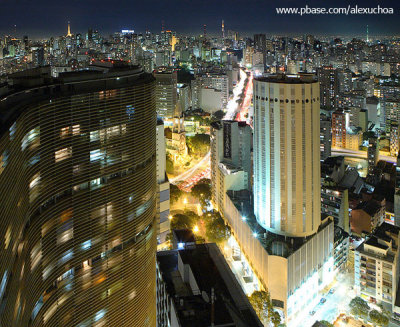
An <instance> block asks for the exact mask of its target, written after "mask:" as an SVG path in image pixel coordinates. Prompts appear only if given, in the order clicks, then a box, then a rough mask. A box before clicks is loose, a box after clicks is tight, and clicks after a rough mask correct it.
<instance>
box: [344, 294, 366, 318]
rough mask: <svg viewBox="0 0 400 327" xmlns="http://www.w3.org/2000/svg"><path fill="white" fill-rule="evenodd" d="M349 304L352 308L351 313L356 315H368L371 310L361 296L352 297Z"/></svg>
mask: <svg viewBox="0 0 400 327" xmlns="http://www.w3.org/2000/svg"><path fill="white" fill-rule="evenodd" d="M349 306H350V309H351V314H353V315H355V316H367V315H368V312H369V310H370V307H369V305H368V303H367V302H366V301H364V300H363V299H362V298H360V297H359V296H357V297H355V298H354V299H352V300H351V301H350V304H349Z"/></svg>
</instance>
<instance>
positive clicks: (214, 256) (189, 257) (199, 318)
mask: <svg viewBox="0 0 400 327" xmlns="http://www.w3.org/2000/svg"><path fill="white" fill-rule="evenodd" d="M179 257H180V259H181V262H182V264H184V265H188V266H189V267H190V270H191V272H192V273H193V278H194V280H192V281H191V282H190V284H189V282H188V281H186V280H185V278H188V279H189V280H190V277H185V276H181V274H180V269H179V266H180V263H179V261H180V260H179ZM157 261H158V263H159V268H160V271H161V273H162V276H163V280H164V282H165V283H166V286H167V292H168V294H169V295H170V297H171V299H173V301H174V305H175V309H176V312H177V316H178V319H179V322H180V326H182V327H186V326H187V327H189V326H190V327H203V326H210V325H211V292H212V289H213V290H214V294H215V302H214V312H215V317H214V324H215V326H219V325H221V326H222V325H223V326H241V327H246V326H255V327H257V326H259V327H261V326H262V324H261V323H260V321H259V319H258V318H257V316H256V314H255V312H254V310H253V309H252V307H251V305H250V303H249V302H248V299H247V296H246V295H245V294H244V293H243V291H242V289H241V287H240V285H239V284H238V282H237V281H236V279H235V277H234V275H233V274H232V272H231V271H230V269H229V266H228V265H227V263H226V262H225V259H224V258H223V256H222V254H221V253H220V251H219V249H218V247H217V246H216V245H215V244H213V243H212V244H201V245H199V244H198V245H196V247H195V248H191V249H185V250H180V251H177V250H172V251H161V252H158V253H157ZM184 271H185V275H187V274H189V273H186V272H187V270H186V267H185V268H184ZM193 287H194V288H196V287H198V290H197V291H196V290H193Z"/></svg>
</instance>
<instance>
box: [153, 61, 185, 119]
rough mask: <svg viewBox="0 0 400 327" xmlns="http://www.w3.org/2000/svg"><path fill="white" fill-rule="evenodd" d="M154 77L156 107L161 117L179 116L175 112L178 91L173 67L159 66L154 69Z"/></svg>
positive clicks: (179, 113) (179, 114)
mask: <svg viewBox="0 0 400 327" xmlns="http://www.w3.org/2000/svg"><path fill="white" fill-rule="evenodd" d="M154 77H155V79H156V93H155V97H156V108H157V115H158V116H159V117H161V118H173V117H180V116H181V112H177V102H178V91H177V81H178V79H177V73H176V71H175V70H174V69H173V68H167V67H159V68H158V69H157V70H156V71H154Z"/></svg>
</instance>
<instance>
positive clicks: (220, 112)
mask: <svg viewBox="0 0 400 327" xmlns="http://www.w3.org/2000/svg"><path fill="white" fill-rule="evenodd" d="M224 116H225V113H224V112H223V110H217V111H216V112H214V117H215V118H216V119H217V120H221V119H222V118H224Z"/></svg>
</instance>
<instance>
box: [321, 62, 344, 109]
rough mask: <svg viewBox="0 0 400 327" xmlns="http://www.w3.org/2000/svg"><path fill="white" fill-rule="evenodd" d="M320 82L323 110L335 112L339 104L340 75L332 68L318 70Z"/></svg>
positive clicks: (324, 67)
mask: <svg viewBox="0 0 400 327" xmlns="http://www.w3.org/2000/svg"><path fill="white" fill-rule="evenodd" d="M317 72H318V81H319V83H320V98H321V108H324V109H327V110H334V109H335V108H336V107H337V104H338V95H339V75H338V71H337V69H335V68H333V67H332V66H323V67H320V68H318V70H317Z"/></svg>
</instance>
